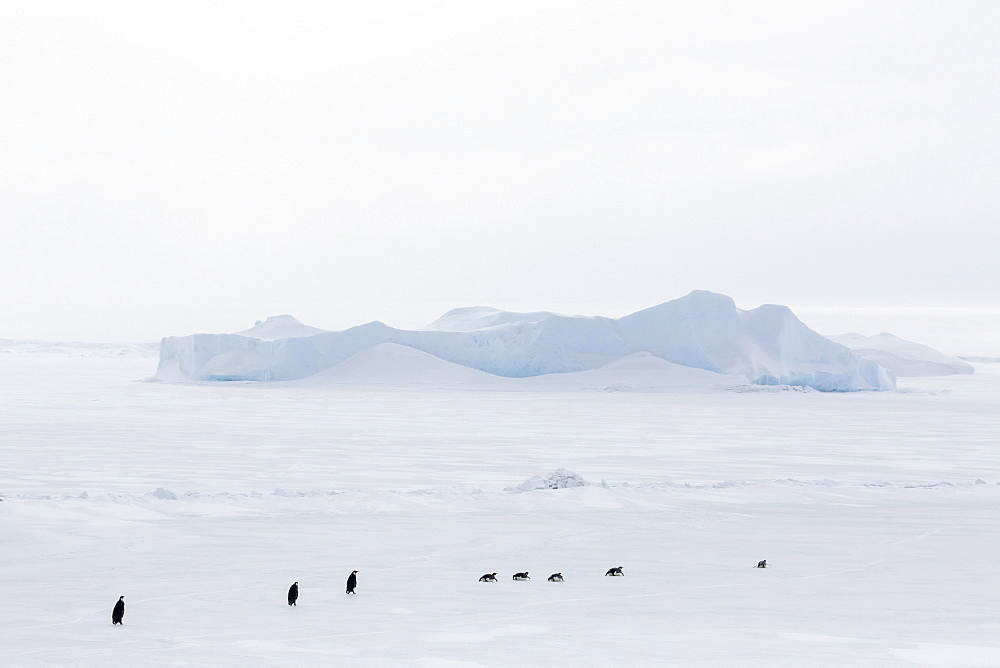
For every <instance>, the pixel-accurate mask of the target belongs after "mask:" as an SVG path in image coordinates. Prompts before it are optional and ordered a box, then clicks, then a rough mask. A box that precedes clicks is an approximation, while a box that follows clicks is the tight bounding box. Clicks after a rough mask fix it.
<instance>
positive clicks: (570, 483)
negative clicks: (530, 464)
mask: <svg viewBox="0 0 1000 668" xmlns="http://www.w3.org/2000/svg"><path fill="white" fill-rule="evenodd" d="M588 485H590V483H589V482H587V481H586V480H584V479H583V478H582V477H581V476H579V475H578V474H576V473H573V472H572V471H567V470H566V469H556V470H555V471H553V472H552V473H550V474H548V475H547V476H545V477H544V478H543V477H542V476H540V475H535V476H531V477H530V478H528V479H527V480H525V481H524V482H522V483H521V484H520V485H518V486H517V487H511V488H508V489H510V491H513V492H533V491H535V490H536V489H566V488H568V487H586V486H588Z"/></svg>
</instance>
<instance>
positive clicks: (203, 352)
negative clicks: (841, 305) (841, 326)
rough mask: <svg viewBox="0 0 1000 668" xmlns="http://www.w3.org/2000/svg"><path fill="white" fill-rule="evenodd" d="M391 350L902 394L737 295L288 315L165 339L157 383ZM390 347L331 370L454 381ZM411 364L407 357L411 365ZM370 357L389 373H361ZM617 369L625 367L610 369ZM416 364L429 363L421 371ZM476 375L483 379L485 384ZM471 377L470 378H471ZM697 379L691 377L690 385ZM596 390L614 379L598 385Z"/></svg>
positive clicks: (267, 374)
mask: <svg viewBox="0 0 1000 668" xmlns="http://www.w3.org/2000/svg"><path fill="white" fill-rule="evenodd" d="M281 335H285V336H281ZM383 344H396V345H398V346H401V347H404V348H409V349H413V350H416V351H421V352H423V353H426V355H429V356H431V357H433V358H437V359H439V360H443V361H445V362H448V363H451V364H453V365H458V366H461V367H466V368H469V369H473V370H478V371H480V372H485V373H487V374H492V375H494V376H505V377H508V378H526V377H537V376H544V375H547V374H571V373H576V372H585V371H594V370H603V371H604V373H605V374H611V375H616V374H617V375H621V374H623V373H624V374H626V375H628V374H630V373H631V374H632V375H635V374H645V376H646V378H647V380H648V378H649V377H650V375H651V374H652V375H655V374H659V375H660V376H661V378H664V379H666V378H668V377H669V376H673V377H674V378H679V377H681V376H682V375H683V374H681V373H678V370H677V369H676V368H673V367H671V368H670V369H669V370H668V369H667V368H665V367H663V366H660V367H659V368H658V369H653V368H651V366H650V364H651V363H650V360H651V359H652V358H656V359H658V360H661V361H663V362H666V363H669V364H671V365H675V366H680V367H687V368H691V369H699V370H703V371H706V372H710V373H713V374H716V376H705V375H704V374H696V375H697V376H698V378H700V379H702V380H704V379H708V378H712V379H713V382H720V383H721V384H723V385H728V384H731V383H730V381H729V380H728V379H723V378H719V377H718V376H739V377H740V380H741V382H743V383H744V384H745V383H751V384H754V385H801V386H808V387H812V388H814V389H817V390H827V391H856V390H889V389H894V388H895V378H894V376H893V375H892V374H891V373H890V372H888V371H886V370H885V369H883V368H881V367H879V366H878V364H876V363H875V362H872V361H871V360H868V359H863V358H862V357H860V356H858V355H856V354H854V353H853V352H852V351H851V350H849V349H848V348H847V347H845V346H843V345H840V344H839V343H835V342H833V341H831V340H830V339H827V338H825V337H823V336H820V335H819V334H817V333H816V332H814V331H812V330H811V329H809V328H808V327H806V326H805V325H804V324H803V323H802V322H801V321H800V320H799V319H798V318H796V317H795V315H794V314H793V313H792V312H791V311H790V310H789V309H788V308H786V307H784V306H774V305H766V306H761V307H759V308H756V309H753V310H750V311H743V310H741V309H738V308H737V307H736V304H735V303H734V302H733V300H732V299H730V298H729V297H727V296H725V295H720V294H715V293H711V292H706V291H695V292H692V293H691V294H689V295H687V296H686V297H682V298H681V299H676V300H674V301H671V302H667V303H665V304H660V305H659V306H654V307H652V308H649V309H645V310H643V311H639V312H637V313H633V314H632V315H629V316H626V317H624V318H621V319H618V320H614V319H611V318H601V317H582V316H563V315H557V314H554V313H545V312H541V313H510V312H505V311H498V310H497V309H490V308H486V307H473V308H468V309H455V310H453V311H449V312H448V313H446V314H445V315H444V316H443V317H442V318H440V319H439V320H437V321H435V322H434V323H431V325H429V326H428V327H426V328H424V329H422V330H401V329H395V328H392V327H388V326H387V325H384V324H382V323H380V322H371V323H368V324H366V325H360V326H358V327H352V328H350V329H347V330H344V331H341V332H328V331H325V330H319V329H316V328H314V327H309V326H308V325H304V324H302V323H300V322H299V321H297V320H295V319H294V318H292V317H291V316H278V317H272V318H268V319H267V320H266V321H264V322H263V323H258V324H257V325H255V326H254V327H252V328H251V329H249V330H246V331H244V332H240V333H237V334H193V335H190V336H185V337H168V338H165V339H163V341H162V342H161V344H160V366H159V369H158V370H157V378H158V379H161V380H169V381H173V382H177V381H178V380H254V381H274V380H298V379H303V378H307V377H310V376H313V375H315V374H317V373H319V372H322V371H325V370H327V369H331V368H333V367H336V366H337V365H340V364H343V363H345V362H347V361H348V360H350V359H351V358H352V357H354V356H355V355H357V354H358V353H360V352H361V351H364V350H368V349H372V348H375V347H376V346H381V345H383ZM391 350H392V351H394V352H387V350H386V349H384V348H383V349H380V350H379V351H376V353H375V354H374V356H373V357H371V358H367V357H364V356H363V357H361V358H359V359H357V360H355V361H354V362H352V363H351V364H350V365H347V366H346V367H342V368H341V369H340V370H339V371H337V372H332V373H331V374H330V376H331V380H333V381H334V382H337V381H336V378H337V377H338V376H339V377H340V378H350V377H352V375H353V377H354V378H355V380H356V379H358V378H359V377H360V376H364V375H365V374H370V375H372V376H373V377H375V378H376V380H375V381H374V382H382V383H385V382H401V381H405V380H406V378H407V377H410V378H412V373H414V372H415V373H418V374H420V373H429V374H430V375H431V376H433V375H434V373H445V372H444V371H443V367H440V366H438V367H437V369H438V371H435V372H431V371H430V370H429V366H428V365H431V364H434V365H436V364H437V362H433V361H431V360H429V359H428V358H426V357H421V356H415V354H414V353H410V352H404V351H401V350H399V349H398V348H394V349H391ZM386 355H390V356H392V355H395V356H396V357H397V358H398V359H397V362H398V365H397V366H393V364H392V363H390V362H388V361H386V359H384V358H385V356H386ZM402 355H406V356H408V357H406V358H405V359H403V358H400V356H402ZM636 355H639V357H634V356H636ZM643 355H645V357H642V356H643ZM366 359H367V360H368V361H369V362H372V361H373V360H374V361H375V362H377V364H378V365H381V366H380V367H377V368H375V369H374V370H372V369H368V370H362V369H361V368H360V367H361V366H363V364H364V363H365V360H366ZM418 359H419V360H421V361H420V362H418V361H417V360H418ZM616 362H621V364H622V365H624V366H622V367H618V368H616V367H614V366H611V367H610V368H609V365H612V364H613V363H616ZM653 364H656V363H655V362H654V363H653ZM414 365H423V366H420V367H419V369H418V370H416V371H415V370H414ZM630 365H633V366H632V367H631V368H630ZM635 365H638V366H635ZM408 368H409V369H410V371H411V375H410V376H407V374H406V370H407V369H408ZM447 368H448V369H449V371H448V372H447V374H449V375H454V374H455V369H453V368H452V367H447ZM380 375H381V380H378V378H379V377H380ZM473 375H474V374H473ZM476 378H478V379H479V380H483V377H482V376H476ZM466 379H467V380H470V381H471V380H472V376H468V375H467V376H466ZM584 380H585V379H580V378H577V379H576V380H574V381H573V382H582V381H584ZM692 380H694V379H693V378H688V382H690V381H692ZM594 382H603V381H601V380H600V379H596V378H595V379H594ZM657 382H660V383H661V384H662V383H663V382H667V381H664V380H661V381H657ZM654 384H655V383H654ZM676 385H677V382H676V381H669V382H667V386H676Z"/></svg>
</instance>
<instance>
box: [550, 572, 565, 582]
mask: <svg viewBox="0 0 1000 668" xmlns="http://www.w3.org/2000/svg"><path fill="white" fill-rule="evenodd" d="M562 581H563V576H562V573H553V574H552V575H550V576H549V582H562Z"/></svg>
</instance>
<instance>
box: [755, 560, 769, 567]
mask: <svg viewBox="0 0 1000 668" xmlns="http://www.w3.org/2000/svg"><path fill="white" fill-rule="evenodd" d="M757 568H767V559H762V560H760V561H758V562H757Z"/></svg>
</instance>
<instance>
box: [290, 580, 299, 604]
mask: <svg viewBox="0 0 1000 668" xmlns="http://www.w3.org/2000/svg"><path fill="white" fill-rule="evenodd" d="M297 600H299V583H298V582H293V583H292V586H291V587H289V588H288V605H296V603H295V601H297Z"/></svg>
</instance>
